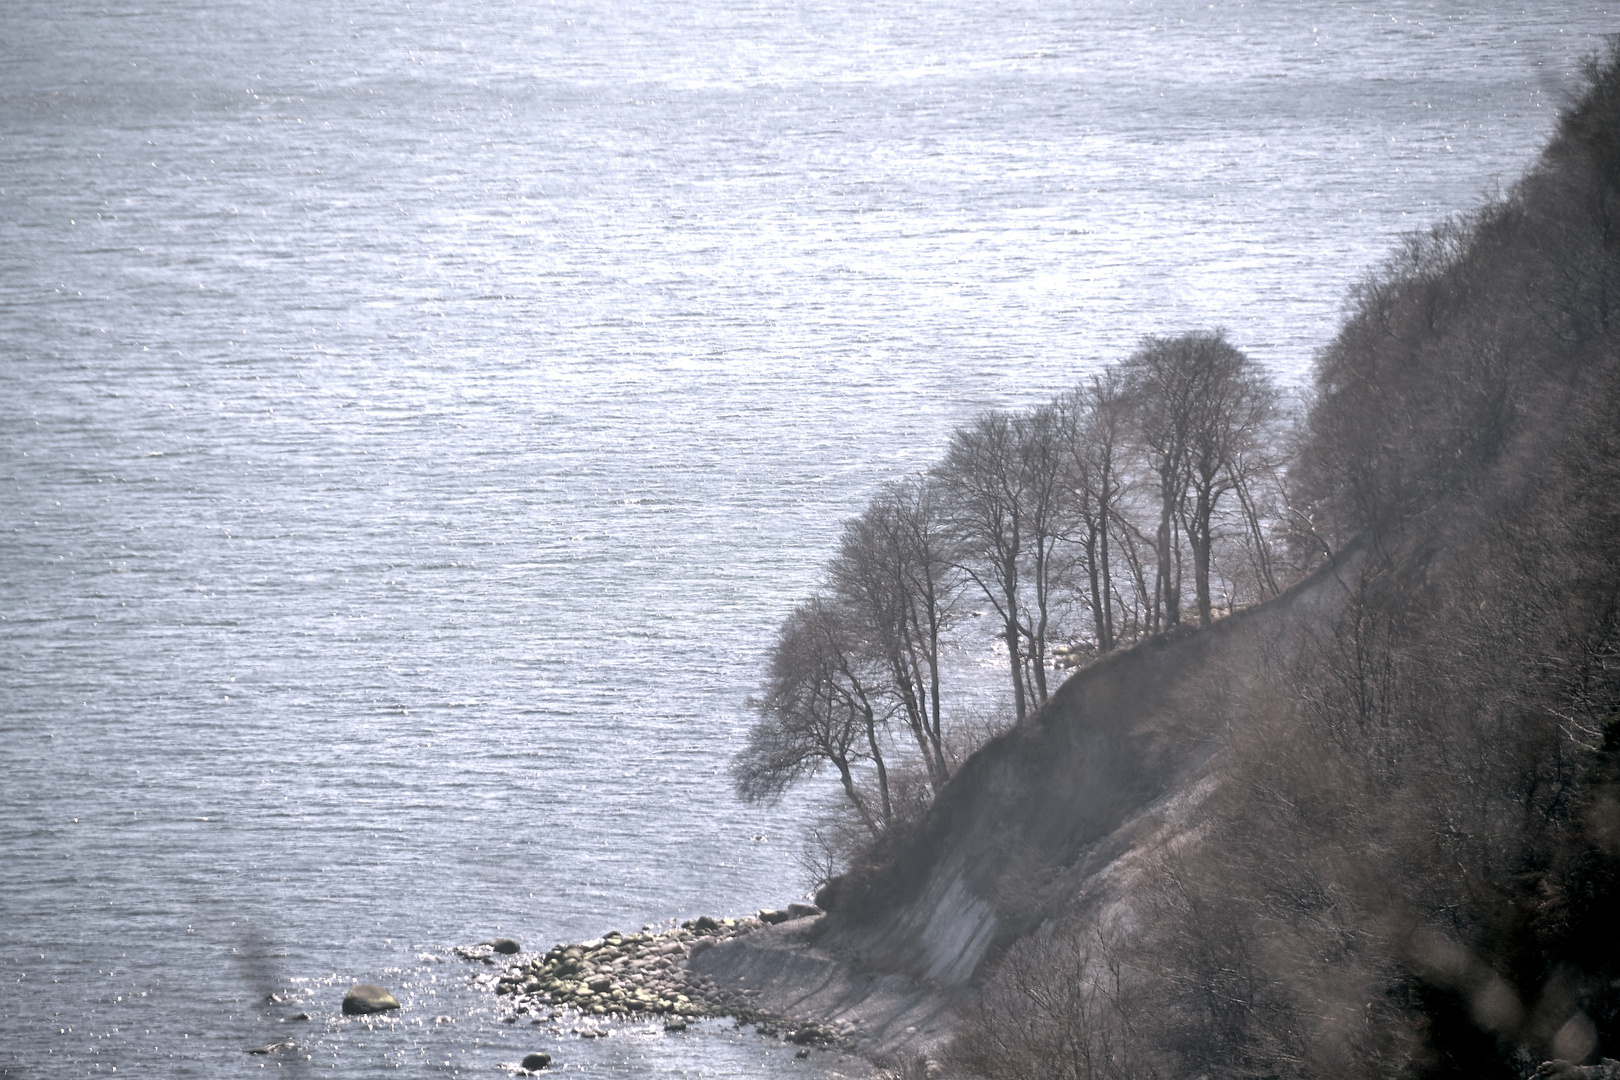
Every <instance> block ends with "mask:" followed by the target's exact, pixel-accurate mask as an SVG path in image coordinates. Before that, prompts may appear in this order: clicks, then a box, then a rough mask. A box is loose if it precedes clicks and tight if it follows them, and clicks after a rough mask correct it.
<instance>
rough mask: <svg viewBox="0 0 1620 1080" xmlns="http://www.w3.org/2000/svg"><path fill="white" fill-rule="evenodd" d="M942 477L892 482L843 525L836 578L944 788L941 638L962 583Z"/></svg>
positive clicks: (933, 776) (933, 780)
mask: <svg viewBox="0 0 1620 1080" xmlns="http://www.w3.org/2000/svg"><path fill="white" fill-rule="evenodd" d="M937 487H938V482H937V481H935V480H933V479H931V478H927V477H924V478H920V479H917V480H910V481H905V482H902V483H897V484H890V485H888V486H887V487H885V488H884V489H883V490H882V491H880V492H879V493H878V495H877V496H876V497H875V498H873V500H872V501H871V503H870V504H868V506H867V508H866V510H865V511H864V512H863V513H862V514H861V515H860V516H859V517H857V518H855V519H853V520H852V521H850V522H849V523H848V524H846V525H845V527H844V535H843V538H842V540H841V542H840V544H839V549H838V554H837V555H836V556H834V558H833V560H832V563H831V566H830V567H829V578H830V580H831V582H832V584H833V587H834V588H835V589H836V590H837V594H838V596H839V598H840V600H841V601H842V602H843V603H844V604H845V605H846V606H847V607H848V608H849V610H850V611H851V612H852V614H853V615H854V617H855V618H857V619H858V620H859V621H860V623H861V626H862V631H863V635H864V636H865V637H866V639H867V641H868V642H869V644H870V646H871V648H872V651H873V652H874V653H875V654H876V656H877V657H878V658H879V659H880V660H881V663H882V666H883V669H884V674H885V676H886V678H885V682H886V689H887V691H888V692H889V693H890V694H891V695H892V696H893V697H894V699H895V700H896V702H897V703H898V712H899V715H900V717H901V718H902V719H903V720H904V722H905V725H906V728H907V729H908V730H909V731H910V732H911V735H912V738H913V739H914V740H915V741H916V743H917V750H918V752H919V753H920V754H921V755H922V759H923V761H924V763H925V764H926V766H927V769H928V779H929V783H930V786H931V787H932V788H933V790H934V791H936V792H937V791H938V790H939V788H940V787H941V785H943V784H944V783H945V781H946V779H948V778H949V776H950V767H949V764H948V762H947V759H946V754H945V747H944V738H943V733H942V717H941V703H940V648H941V636H942V634H943V633H944V631H945V629H946V628H947V626H948V625H949V623H950V622H951V620H952V618H953V616H954V614H955V612H954V610H953V606H952V605H953V601H954V599H955V596H956V593H957V591H958V588H959V582H958V577H957V575H956V573H955V571H954V569H953V567H952V565H951V561H950V547H949V536H948V535H947V533H946V531H945V522H944V520H943V518H942V517H941V515H940V508H939V505H938V498H937V493H936V489H937Z"/></svg>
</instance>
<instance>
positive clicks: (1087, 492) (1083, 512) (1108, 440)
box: [1053, 368, 1130, 653]
mask: <svg viewBox="0 0 1620 1080" xmlns="http://www.w3.org/2000/svg"><path fill="white" fill-rule="evenodd" d="M1129 408H1130V401H1129V398H1128V397H1127V396H1126V393H1125V381H1124V378H1123V376H1122V375H1121V374H1120V372H1119V370H1118V369H1117V368H1110V369H1108V370H1107V371H1105V372H1103V373H1102V374H1101V375H1094V376H1092V378H1091V380H1090V381H1089V382H1085V383H1081V384H1080V385H1079V386H1077V387H1076V388H1075V389H1073V390H1071V391H1070V392H1068V393H1067V394H1064V395H1062V396H1061V397H1059V398H1058V399H1057V401H1056V402H1055V403H1054V405H1053V409H1054V415H1055V428H1054V430H1055V433H1056V435H1057V437H1058V439H1059V441H1060V455H1061V457H1062V459H1063V465H1064V478H1065V481H1066V483H1067V495H1068V499H1069V501H1070V503H1071V505H1072V508H1073V509H1072V514H1071V517H1070V520H1071V527H1072V529H1073V530H1074V531H1073V533H1072V535H1071V536H1070V539H1071V540H1073V542H1074V543H1076V544H1077V545H1078V546H1079V548H1080V558H1079V563H1080V569H1081V570H1082V571H1083V573H1084V574H1085V578H1086V586H1087V587H1086V590H1085V591H1086V600H1087V603H1088V605H1089V607H1090V608H1091V618H1092V628H1093V633H1094V634H1095V635H1096V640H1097V652H1098V653H1106V652H1109V651H1111V650H1112V649H1113V648H1114V641H1115V635H1116V632H1115V616H1114V581H1113V559H1114V551H1113V548H1114V545H1113V544H1112V543H1111V540H1112V538H1113V537H1114V536H1115V534H1116V533H1117V532H1118V531H1119V530H1120V529H1121V527H1122V522H1121V521H1120V520H1119V514H1120V508H1119V505H1118V500H1119V497H1120V495H1121V493H1122V492H1123V490H1124V486H1125V476H1126V463H1125V461H1124V457H1125V443H1126V438H1127V434H1128V424H1129Z"/></svg>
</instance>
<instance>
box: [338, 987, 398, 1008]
mask: <svg viewBox="0 0 1620 1080" xmlns="http://www.w3.org/2000/svg"><path fill="white" fill-rule="evenodd" d="M397 1008H399V999H398V998H396V997H394V995H393V994H390V993H389V992H388V991H387V990H384V989H383V988H382V987H380V986H377V985H376V984H375V983H355V984H354V985H353V986H351V987H349V992H348V993H347V994H344V995H343V1015H344V1016H369V1015H371V1014H372V1013H382V1012H388V1011H390V1010H392V1009H397Z"/></svg>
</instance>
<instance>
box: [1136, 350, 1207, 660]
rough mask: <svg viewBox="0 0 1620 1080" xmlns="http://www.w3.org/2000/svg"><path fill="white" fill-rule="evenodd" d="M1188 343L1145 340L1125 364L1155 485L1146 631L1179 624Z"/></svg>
mask: <svg viewBox="0 0 1620 1080" xmlns="http://www.w3.org/2000/svg"><path fill="white" fill-rule="evenodd" d="M1189 352H1190V349H1189V339H1188V337H1181V338H1160V337H1145V338H1143V339H1142V345H1141V347H1140V348H1138V349H1137V350H1136V352H1135V353H1133V354H1132V355H1131V357H1130V359H1129V360H1127V361H1126V362H1125V372H1126V377H1127V378H1128V379H1129V383H1130V394H1131V398H1132V400H1133V402H1134V404H1135V406H1136V408H1135V419H1136V424H1135V434H1136V436H1137V439H1138V441H1139V443H1140V447H1141V450H1142V452H1143V455H1144V457H1145V458H1146V460H1147V462H1148V468H1149V469H1150V470H1151V471H1152V473H1153V475H1154V477H1155V479H1156V480H1157V481H1158V485H1157V486H1158V490H1159V499H1158V528H1157V531H1156V532H1155V534H1154V548H1155V552H1156V554H1157V558H1158V566H1157V571H1156V573H1155V575H1154V581H1153V600H1152V606H1151V607H1150V609H1149V614H1148V629H1149V630H1150V631H1152V630H1158V629H1161V628H1164V627H1171V626H1175V625H1176V624H1178V623H1179V622H1180V621H1181V575H1180V573H1179V568H1178V567H1177V565H1176V561H1177V549H1178V547H1179V540H1180V538H1179V535H1178V534H1179V526H1180V515H1179V514H1178V513H1177V511H1178V510H1179V509H1180V506H1181V503H1182V500H1183V499H1185V498H1186V494H1187V442H1188V439H1189V436H1190V429H1191V427H1192V423H1193V410H1194V408H1195V401H1196V399H1197V396H1198V387H1197V386H1196V383H1195V373H1196V365H1194V364H1192V363H1190V362H1188V353H1189Z"/></svg>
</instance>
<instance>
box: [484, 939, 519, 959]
mask: <svg viewBox="0 0 1620 1080" xmlns="http://www.w3.org/2000/svg"><path fill="white" fill-rule="evenodd" d="M479 944H480V945H488V946H489V948H490V951H492V952H498V953H500V954H501V955H502V956H515V955H517V954H518V953H520V952H522V951H523V946H521V945H519V944H518V943H517V942H515V941H513V940H512V939H511V938H509V937H498V938H490V939H489V940H488V941H481V942H479Z"/></svg>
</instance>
